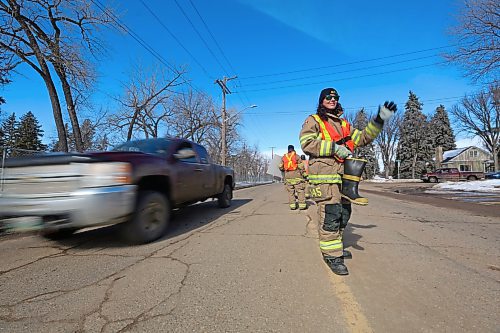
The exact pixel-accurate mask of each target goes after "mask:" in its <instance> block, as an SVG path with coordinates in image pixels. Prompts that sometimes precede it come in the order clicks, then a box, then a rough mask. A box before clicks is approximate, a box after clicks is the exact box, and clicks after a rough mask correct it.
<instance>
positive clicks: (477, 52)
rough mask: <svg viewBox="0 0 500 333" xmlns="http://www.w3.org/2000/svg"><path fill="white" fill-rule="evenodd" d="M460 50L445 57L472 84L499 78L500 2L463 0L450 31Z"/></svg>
mask: <svg viewBox="0 0 500 333" xmlns="http://www.w3.org/2000/svg"><path fill="white" fill-rule="evenodd" d="M451 33H452V34H453V35H454V36H455V38H456V39H457V40H458V45H459V47H458V48H457V49H456V50H453V51H452V52H450V53H449V54H446V55H445V58H447V59H448V60H450V61H452V62H454V63H457V64H459V65H460V66H462V67H463V68H464V69H465V70H466V73H467V75H468V76H470V77H471V78H472V80H473V81H481V80H484V79H486V78H487V79H488V80H489V79H491V78H493V82H495V81H498V79H499V72H498V70H499V68H500V2H499V1H498V0H466V1H465V9H464V12H463V13H462V14H461V15H460V23H459V25H458V26H457V27H455V28H454V29H453V30H452V32H451Z"/></svg>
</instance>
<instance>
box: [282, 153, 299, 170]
mask: <svg viewBox="0 0 500 333" xmlns="http://www.w3.org/2000/svg"><path fill="white" fill-rule="evenodd" d="M295 156H296V155H295V152H294V151H292V152H291V153H288V154H285V155H283V168H284V169H285V171H293V170H297V159H296V158H295Z"/></svg>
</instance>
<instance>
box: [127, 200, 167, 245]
mask: <svg viewBox="0 0 500 333" xmlns="http://www.w3.org/2000/svg"><path fill="white" fill-rule="evenodd" d="M169 218H170V205H169V202H168V199H167V197H166V196H165V195H163V194H161V193H159V192H154V191H144V192H140V193H139V198H138V200H137V205H136V207H135V212H134V215H133V216H132V219H130V221H128V222H126V223H125V224H124V225H123V236H124V237H125V239H126V240H127V241H129V242H131V243H134V244H142V243H149V242H152V241H154V240H156V239H158V238H160V237H161V236H163V235H164V234H165V231H166V230H167V227H168V222H169Z"/></svg>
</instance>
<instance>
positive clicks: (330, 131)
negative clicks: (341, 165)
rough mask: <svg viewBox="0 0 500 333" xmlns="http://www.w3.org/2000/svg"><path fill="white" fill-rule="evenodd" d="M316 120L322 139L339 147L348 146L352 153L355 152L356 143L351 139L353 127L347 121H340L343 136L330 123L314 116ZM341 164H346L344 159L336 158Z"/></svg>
mask: <svg viewBox="0 0 500 333" xmlns="http://www.w3.org/2000/svg"><path fill="white" fill-rule="evenodd" d="M313 117H314V119H316V121H317V122H318V124H319V127H320V129H321V139H323V140H328V141H333V142H335V143H336V144H338V145H344V146H346V147H347V148H348V149H349V150H350V151H351V152H354V141H352V138H351V125H349V123H348V122H347V120H345V119H340V121H341V122H342V123H341V128H342V134H340V133H339V132H337V130H336V129H335V128H334V127H333V126H332V125H331V124H330V123H329V122H325V121H323V119H321V118H320V117H319V116H318V115H317V114H315V115H313ZM335 159H336V160H338V161H339V162H344V160H343V159H341V158H338V157H335Z"/></svg>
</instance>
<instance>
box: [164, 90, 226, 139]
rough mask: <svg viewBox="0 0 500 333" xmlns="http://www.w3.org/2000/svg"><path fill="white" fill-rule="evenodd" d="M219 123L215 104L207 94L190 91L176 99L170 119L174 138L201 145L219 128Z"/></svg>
mask: <svg viewBox="0 0 500 333" xmlns="http://www.w3.org/2000/svg"><path fill="white" fill-rule="evenodd" d="M217 121H218V120H217V116H216V114H215V106H214V103H213V101H212V99H211V98H210V96H208V95H207V94H205V93H202V92H199V93H194V92H193V91H192V90H191V89H190V90H189V91H188V92H187V93H186V94H179V95H177V96H175V97H174V99H173V115H172V117H171V118H170V119H169V128H170V130H171V132H170V134H172V136H175V137H180V138H185V139H189V140H192V141H194V142H197V143H201V142H203V140H204V139H205V138H206V137H207V134H208V132H209V131H211V130H213V128H214V126H218V123H217Z"/></svg>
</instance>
